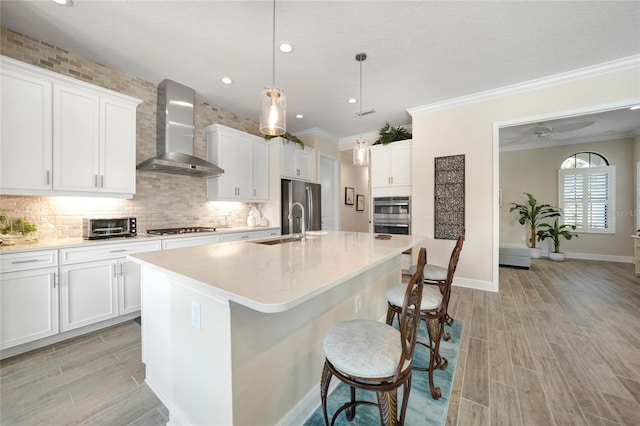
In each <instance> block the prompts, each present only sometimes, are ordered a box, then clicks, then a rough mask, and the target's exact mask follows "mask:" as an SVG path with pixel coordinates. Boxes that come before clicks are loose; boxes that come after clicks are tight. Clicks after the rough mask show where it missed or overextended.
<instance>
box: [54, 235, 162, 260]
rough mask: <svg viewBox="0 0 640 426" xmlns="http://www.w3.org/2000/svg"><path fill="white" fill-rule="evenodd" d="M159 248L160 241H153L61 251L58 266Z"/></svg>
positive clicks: (112, 257)
mask: <svg viewBox="0 0 640 426" xmlns="http://www.w3.org/2000/svg"><path fill="white" fill-rule="evenodd" d="M161 247H162V246H161V243H160V240H155V241H146V242H131V243H118V244H105V245H98V246H91V247H77V248H70V249H61V250H60V264H61V265H67V264H70V263H78V262H87V261H91V260H102V259H115V258H118V257H124V256H126V255H128V254H133V253H141V252H145V251H154V250H160V248H161Z"/></svg>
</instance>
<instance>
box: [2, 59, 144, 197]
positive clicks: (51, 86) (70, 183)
mask: <svg viewBox="0 0 640 426" xmlns="http://www.w3.org/2000/svg"><path fill="white" fill-rule="evenodd" d="M1 59H2V61H1V65H2V69H1V73H2V87H3V90H2V92H1V93H0V96H1V103H2V123H3V125H2V140H0V154H1V158H2V160H1V161H2V172H1V173H2V175H1V178H2V180H1V185H2V187H1V188H0V192H1V193H3V194H15V195H99V196H111V197H131V196H132V195H133V194H134V193H135V147H136V107H137V105H138V104H139V103H140V100H138V99H134V98H131V97H129V96H126V95H122V94H120V93H117V92H113V91H111V90H107V89H103V88H100V87H98V86H94V85H91V84H87V83H84V82H81V81H78V80H74V79H72V78H69V77H65V76H62V75H60V74H57V73H54V72H51V71H47V70H43V69H40V68H37V67H33V66H31V65H28V64H24V63H21V62H19V61H14V60H10V59H7V58H4V57H2V58H1Z"/></svg>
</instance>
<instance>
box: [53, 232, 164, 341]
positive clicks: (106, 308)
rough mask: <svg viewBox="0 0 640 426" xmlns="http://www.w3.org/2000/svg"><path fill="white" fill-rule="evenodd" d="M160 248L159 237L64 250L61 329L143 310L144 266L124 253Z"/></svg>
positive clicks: (70, 328)
mask: <svg viewBox="0 0 640 426" xmlns="http://www.w3.org/2000/svg"><path fill="white" fill-rule="evenodd" d="M160 248H161V244H160V241H159V240H156V241H149V242H131V243H118V244H105V245H97V246H92V247H87V248H84V247H81V248H69V249H61V250H60V298H61V302H60V309H61V330H62V331H68V330H73V329H75V328H79V327H83V326H86V325H90V324H94V323H97V322H100V321H104V320H107V319H110V318H114V317H116V316H119V315H123V314H126V313H132V312H136V311H139V310H140V300H141V296H140V267H139V265H137V264H135V263H133V262H129V261H127V260H126V259H125V257H124V256H125V255H127V254H132V253H140V252H144V251H152V250H160Z"/></svg>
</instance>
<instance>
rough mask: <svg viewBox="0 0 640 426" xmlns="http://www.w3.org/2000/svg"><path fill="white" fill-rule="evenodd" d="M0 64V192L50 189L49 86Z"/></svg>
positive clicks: (50, 108) (37, 77) (44, 79)
mask: <svg viewBox="0 0 640 426" xmlns="http://www.w3.org/2000/svg"><path fill="white" fill-rule="evenodd" d="M1 65H2V68H1V69H0V87H2V90H1V91H0V123H2V126H0V132H1V133H0V185H1V187H0V192H2V193H3V194H4V193H8V192H7V191H6V190H8V189H13V190H20V191H25V192H29V191H46V190H50V189H51V188H52V187H51V179H52V175H51V173H52V168H51V165H52V162H53V156H52V155H53V154H52V147H53V145H52V139H51V137H52V129H53V127H52V125H51V120H52V113H51V111H52V103H51V94H52V89H51V88H52V83H51V81H50V80H48V79H46V78H43V77H41V76H39V75H35V74H33V75H32V74H28V73H23V72H19V71H15V70H12V69H11V68H5V67H4V63H1Z"/></svg>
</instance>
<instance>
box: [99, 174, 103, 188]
mask: <svg viewBox="0 0 640 426" xmlns="http://www.w3.org/2000/svg"><path fill="white" fill-rule="evenodd" d="M100 188H104V175H100Z"/></svg>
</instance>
